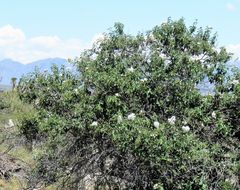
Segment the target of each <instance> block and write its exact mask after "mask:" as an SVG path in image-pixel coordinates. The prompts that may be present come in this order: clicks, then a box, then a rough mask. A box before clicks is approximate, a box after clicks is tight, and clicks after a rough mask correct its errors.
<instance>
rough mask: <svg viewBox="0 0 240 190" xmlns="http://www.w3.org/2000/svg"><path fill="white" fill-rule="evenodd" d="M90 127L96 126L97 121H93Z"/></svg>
mask: <svg viewBox="0 0 240 190" xmlns="http://www.w3.org/2000/svg"><path fill="white" fill-rule="evenodd" d="M90 126H98V122H97V121H94V122H92V123H91V125H90Z"/></svg>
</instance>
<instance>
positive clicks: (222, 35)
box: [0, 0, 240, 63]
mask: <svg viewBox="0 0 240 190" xmlns="http://www.w3.org/2000/svg"><path fill="white" fill-rule="evenodd" d="M168 17H171V18H172V19H179V18H181V17H184V18H185V20H186V23H187V24H188V25H189V24H191V23H193V22H194V21H195V20H196V19H197V20H198V23H199V26H203V27H205V26H211V27H212V28H213V31H214V32H217V33H218V42H219V45H220V46H226V47H227V48H228V49H229V50H230V51H232V52H234V53H235V54H236V55H240V21H239V20H240V0H201V1H200V0H198V1H197V0H167V1H163V0H121V1H120V0H118V1H115V0H101V1H100V0H88V1H87V0H86V1H83V0H2V1H1V2H0V60H1V59H4V58H11V59H14V60H17V61H21V62H24V63H28V62H31V61H34V60H37V59H44V58H47V57H64V58H67V57H70V58H73V57H75V56H78V55H79V53H80V51H82V50H83V49H84V48H87V47H90V44H91V43H92V41H93V40H94V39H96V38H97V37H99V36H100V34H101V33H102V32H106V31H107V30H108V28H110V27H111V26H113V24H114V22H122V23H124V25H125V29H126V32H128V33H131V34H136V33H137V32H138V31H141V32H143V31H146V30H148V29H151V28H152V27H153V26H155V25H158V24H161V23H162V22H164V21H165V20H166V19H167V18H168Z"/></svg>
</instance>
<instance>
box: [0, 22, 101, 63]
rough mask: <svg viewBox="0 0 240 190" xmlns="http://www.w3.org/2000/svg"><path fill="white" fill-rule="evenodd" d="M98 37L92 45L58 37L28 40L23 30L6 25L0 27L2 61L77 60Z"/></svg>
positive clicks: (94, 38) (0, 54)
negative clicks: (55, 58) (57, 58)
mask: <svg viewBox="0 0 240 190" xmlns="http://www.w3.org/2000/svg"><path fill="white" fill-rule="evenodd" d="M97 36H98V38H97ZM97 36H95V37H93V40H92V41H91V42H90V43H84V42H83V41H82V40H80V39H61V38H60V37H58V36H36V37H32V38H28V37H27V36H25V34H24V32H23V31H22V30H21V29H19V28H15V27H13V26H11V25H6V26H3V27H0V60H2V59H6V58H10V59H13V60H16V61H20V62H22V63H30V62H32V61H36V60H39V59H45V58H51V57H61V58H75V57H76V56H79V55H80V53H81V52H82V51H83V50H84V49H86V48H89V47H91V45H92V43H93V41H95V40H96V39H99V37H100V36H101V35H97Z"/></svg>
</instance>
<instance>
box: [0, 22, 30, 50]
mask: <svg viewBox="0 0 240 190" xmlns="http://www.w3.org/2000/svg"><path fill="white" fill-rule="evenodd" d="M24 40H25V35H24V33H23V32H22V31H21V30H20V29H17V28H13V27H12V26H11V25H6V26H3V27H1V28H0V47H2V46H8V45H12V44H16V43H18V44H19V43H21V42H23V41H24Z"/></svg>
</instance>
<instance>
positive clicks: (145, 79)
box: [140, 78, 148, 82]
mask: <svg viewBox="0 0 240 190" xmlns="http://www.w3.org/2000/svg"><path fill="white" fill-rule="evenodd" d="M140 81H141V82H147V81H148V79H147V78H143V79H140Z"/></svg>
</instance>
